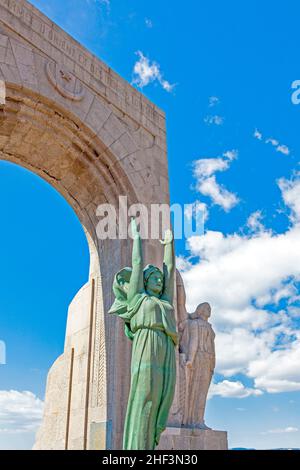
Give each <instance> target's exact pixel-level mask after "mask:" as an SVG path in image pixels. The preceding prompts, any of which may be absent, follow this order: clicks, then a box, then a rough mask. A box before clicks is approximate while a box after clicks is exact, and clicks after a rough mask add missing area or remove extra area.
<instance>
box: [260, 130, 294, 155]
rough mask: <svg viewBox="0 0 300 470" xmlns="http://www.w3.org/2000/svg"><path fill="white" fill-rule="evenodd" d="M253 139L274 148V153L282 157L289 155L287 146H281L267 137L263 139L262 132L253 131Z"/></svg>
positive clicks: (275, 140)
mask: <svg viewBox="0 0 300 470" xmlns="http://www.w3.org/2000/svg"><path fill="white" fill-rule="evenodd" d="M253 137H255V139H257V140H260V141H261V142H264V143H265V144H270V145H272V146H273V147H274V148H275V150H276V152H280V153H282V154H283V155H289V154H290V149H289V147H288V146H287V145H284V144H281V143H280V142H279V141H278V140H277V139H274V138H273V137H267V138H266V139H264V137H263V134H262V132H260V131H259V130H258V129H255V131H254V133H253Z"/></svg>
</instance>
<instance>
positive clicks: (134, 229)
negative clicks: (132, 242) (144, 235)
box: [130, 217, 140, 239]
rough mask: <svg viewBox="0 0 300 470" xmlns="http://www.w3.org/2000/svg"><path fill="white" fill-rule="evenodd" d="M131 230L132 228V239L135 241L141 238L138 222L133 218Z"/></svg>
mask: <svg viewBox="0 0 300 470" xmlns="http://www.w3.org/2000/svg"><path fill="white" fill-rule="evenodd" d="M130 228H131V234H132V238H133V239H137V238H140V232H139V231H138V228H137V224H136V220H135V218H134V217H132V218H131V224H130Z"/></svg>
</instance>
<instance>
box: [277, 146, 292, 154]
mask: <svg viewBox="0 0 300 470" xmlns="http://www.w3.org/2000/svg"><path fill="white" fill-rule="evenodd" d="M276 150H277V152H281V153H283V155H289V154H290V149H289V148H288V147H287V146H286V145H278V147H277V149H276Z"/></svg>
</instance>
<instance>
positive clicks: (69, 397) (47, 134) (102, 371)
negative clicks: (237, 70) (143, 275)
mask: <svg viewBox="0 0 300 470" xmlns="http://www.w3.org/2000/svg"><path fill="white" fill-rule="evenodd" d="M0 80H1V83H0V84H1V86H0V95H1V96H0V158H1V159H5V160H8V161H11V162H14V163H17V164H19V165H22V166H24V167H26V168H28V169H30V170H32V171H33V172H35V173H36V174H38V175H40V176H41V177H42V178H44V179H45V180H47V181H48V182H49V183H50V184H51V185H52V186H53V187H55V188H56V189H57V190H58V191H59V192H60V193H61V194H62V195H63V196H64V197H65V198H66V200H67V201H68V202H69V203H70V205H71V206H72V207H73V209H74V210H75V212H76V213H77V215H78V217H79V219H80V221H81V223H82V225H83V226H84V228H85V231H86V234H87V238H88V241H89V246H90V252H91V267H90V278H89V282H88V283H87V284H86V285H85V286H83V288H82V289H81V290H80V291H79V293H78V294H77V296H76V297H75V299H74V301H73V302H72V304H71V305H70V309H69V317H68V325H67V331H66V342H65V349H64V353H63V354H62V356H60V357H59V358H58V359H57V361H56V362H55V364H54V365H53V366H52V368H51V370H50V373H49V377H48V385H47V394H46V408H45V416H44V420H43V425H42V427H41V430H40V432H39V434H38V439H37V443H36V448H52V449H54V448H57V449H64V448H76V449H83V448H87V449H96V448H98V449H100V448H102V449H104V448H112V449H117V448H120V447H121V441H122V429H123V420H124V412H125V408H126V406H125V404H126V397H127V394H128V387H129V367H130V346H129V344H128V341H126V339H125V338H124V335H123V325H122V323H121V322H120V321H119V320H118V319H115V318H112V317H110V316H108V315H106V312H107V310H108V308H109V307H110V305H111V302H112V293H111V286H112V281H113V275H114V273H115V272H116V271H117V270H118V269H119V268H120V267H121V266H124V265H127V264H128V263H130V248H131V244H130V241H129V240H105V241H100V240H98V239H97V236H96V226H97V223H98V219H97V216H96V208H97V206H98V205H99V204H101V203H107V202H108V203H110V204H112V205H113V206H114V207H115V208H118V198H119V196H120V195H122V196H124V195H126V196H127V197H128V204H132V203H136V202H141V203H144V204H146V205H147V206H149V205H150V204H151V203H168V202H169V189H168V170H167V159H166V142H165V118H164V114H163V113H162V112H161V111H160V110H159V109H158V108H156V106H154V105H153V104H152V103H150V102H149V101H148V100H147V99H146V98H145V97H144V96H143V95H141V94H140V93H139V92H138V91H137V90H135V89H134V88H132V87H131V86H130V85H129V84H128V83H127V82H125V81H124V80H123V79H122V78H120V77H119V76H118V75H117V74H116V73H114V72H113V71H112V70H111V69H110V68H108V67H107V66H106V65H105V64H103V63H102V62H101V61H100V60H99V59H97V58H96V57H94V56H93V55H92V54H90V53H89V52H88V51H87V50H86V49H84V48H83V47H82V46H81V45H80V44H78V43H77V42H76V41H74V40H73V39H72V38H71V37H70V36H68V35H67V34H66V33H65V32H64V31H62V30H61V29H60V28H58V27H57V26H56V25H55V24H53V23H52V22H51V21H50V20H49V19H48V18H47V17H45V16H44V15H43V14H42V13H40V12H39V11H38V10H37V9H36V8H34V7H33V6H32V5H30V4H29V3H28V2H26V1H24V0H17V1H15V0H0ZM146 255H147V258H148V260H149V262H152V263H160V262H161V259H160V258H159V257H160V250H158V253H157V250H156V249H155V245H154V244H152V242H151V241H149V243H147V246H146ZM124 364H127V367H126V366H124Z"/></svg>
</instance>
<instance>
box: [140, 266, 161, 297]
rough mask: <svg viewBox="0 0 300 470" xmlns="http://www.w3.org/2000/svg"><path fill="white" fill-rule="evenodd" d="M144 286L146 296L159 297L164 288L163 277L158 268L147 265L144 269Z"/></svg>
mask: <svg viewBox="0 0 300 470" xmlns="http://www.w3.org/2000/svg"><path fill="white" fill-rule="evenodd" d="M144 286H145V290H146V292H147V293H148V294H150V295H154V296H156V297H159V296H160V295H161V294H162V291H163V287H164V275H163V273H162V272H161V270H160V269H159V268H157V267H156V266H152V265H151V264H148V266H146V267H145V269H144Z"/></svg>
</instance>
